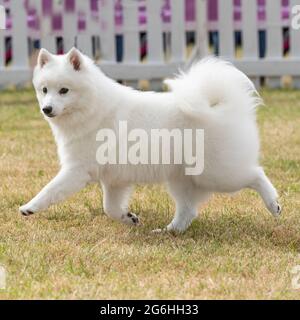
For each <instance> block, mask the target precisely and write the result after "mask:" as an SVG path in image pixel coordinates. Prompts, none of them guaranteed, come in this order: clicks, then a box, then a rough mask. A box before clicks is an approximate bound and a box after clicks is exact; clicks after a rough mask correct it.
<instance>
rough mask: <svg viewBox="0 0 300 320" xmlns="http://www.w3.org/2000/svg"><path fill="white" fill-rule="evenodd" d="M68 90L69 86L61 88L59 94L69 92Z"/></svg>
mask: <svg viewBox="0 0 300 320" xmlns="http://www.w3.org/2000/svg"><path fill="white" fill-rule="evenodd" d="M68 92H69V89H67V88H61V89H60V90H59V94H67V93H68Z"/></svg>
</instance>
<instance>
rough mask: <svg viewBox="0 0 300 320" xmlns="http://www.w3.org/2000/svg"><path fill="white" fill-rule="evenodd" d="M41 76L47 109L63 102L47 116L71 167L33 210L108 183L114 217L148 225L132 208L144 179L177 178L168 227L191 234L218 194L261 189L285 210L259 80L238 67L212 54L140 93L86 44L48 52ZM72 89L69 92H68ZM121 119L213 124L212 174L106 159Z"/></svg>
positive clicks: (209, 128) (209, 133) (136, 123)
mask: <svg viewBox="0 0 300 320" xmlns="http://www.w3.org/2000/svg"><path fill="white" fill-rule="evenodd" d="M79 66H80V68H79V70H78V67H79ZM75 69H77V70H75ZM33 83H34V86H35V89H36V92H37V98H38V101H39V104H40V107H41V109H43V108H44V107H45V106H48V105H51V106H52V107H53V113H54V115H55V117H53V118H48V117H45V118H46V120H47V121H48V122H49V124H50V126H51V128H52V131H53V134H54V137H55V140H56V143H57V148H58V155H59V158H60V162H61V170H60V172H59V173H58V175H57V176H56V177H55V178H54V179H53V180H52V181H51V182H50V183H49V184H48V185H47V186H46V187H45V188H44V189H43V190H42V191H41V192H40V193H39V194H38V195H37V196H36V197H35V198H34V199H33V200H31V201H30V202H29V203H28V204H26V205H24V206H22V207H21V208H20V211H21V212H22V213H23V214H25V215H29V214H31V213H35V212H38V211H41V210H45V209H47V208H48V207H49V206H50V205H52V204H55V203H57V202H59V201H62V200H64V199H65V198H66V197H68V196H70V195H71V194H73V193H74V192H77V191H79V190H81V189H82V188H84V186H85V185H86V184H87V183H90V182H98V183H99V182H101V184H102V187H103V193H104V210H105V212H106V214H107V215H109V216H110V217H112V218H114V219H117V220H120V221H122V222H124V223H128V224H136V223H137V222H138V220H137V218H136V216H135V215H134V214H133V215H131V214H129V215H128V214H127V213H128V208H127V206H128V200H129V196H130V191H131V187H132V186H133V185H134V184H136V183H166V184H167V185H168V188H169V191H170V193H171V195H172V196H173V198H174V200H175V202H176V213H175V217H174V219H173V221H172V222H171V223H170V224H169V226H168V227H167V229H168V230H177V231H184V230H185V229H186V228H187V227H188V226H189V225H190V224H191V222H192V220H193V219H194V218H195V217H196V215H197V206H198V204H199V203H201V202H203V201H205V200H207V199H208V198H209V197H210V195H211V194H212V193H214V192H229V193H231V192H235V191H238V190H241V189H243V188H253V189H255V190H257V191H258V192H259V194H260V195H261V197H262V198H263V200H264V202H265V204H266V206H267V208H268V209H269V210H270V211H271V212H272V213H273V214H274V215H275V216H276V215H278V214H279V213H280V207H279V205H278V203H277V200H276V199H277V192H276V190H275V188H274V187H273V186H272V184H271V182H270V181H269V180H268V178H267V177H266V176H265V174H264V171H263V169H262V168H261V167H260V166H259V164H258V156H259V138H258V131H257V126H256V119H255V108H256V106H257V105H258V104H259V102H260V100H259V98H258V95H257V93H256V91H255V88H254V86H253V84H252V82H251V81H250V80H249V79H248V78H247V77H246V76H245V75H244V74H243V73H242V72H240V71H239V70H237V69H236V68H234V67H233V66H232V65H231V64H229V63H226V62H223V61H221V60H217V59H214V58H210V59H205V60H203V61H201V62H199V63H197V64H195V65H194V66H193V67H192V68H191V70H190V71H188V72H187V73H182V74H181V75H180V76H179V77H178V78H177V79H173V80H167V81H166V83H167V84H168V85H169V87H170V88H171V91H170V92H166V93H154V92H139V91H136V90H133V89H131V88H128V87H125V86H122V85H120V84H118V83H116V82H114V81H113V80H111V79H109V78H107V77H106V76H105V75H104V74H103V73H102V72H101V71H100V70H99V68H98V67H97V66H95V65H94V63H93V62H92V61H91V60H90V59H89V58H88V57H86V56H84V55H82V54H81V53H80V52H79V51H77V50H76V49H72V50H71V52H69V53H68V54H67V55H64V56H54V55H51V54H50V53H49V52H47V51H46V50H42V51H41V53H40V56H39V63H38V66H37V67H36V69H35V72H34V80H33ZM43 87H47V89H48V92H47V94H46V95H45V94H44V93H43V92H42V88H43ZM62 87H66V88H69V90H70V91H69V93H68V94H66V95H64V96H62V95H60V94H58V91H59V90H60V88H62ZM120 120H127V122H128V129H129V130H131V129H133V128H143V129H145V130H147V131H149V130H150V129H151V128H156V129H159V128H166V129H173V128H181V129H184V128H189V129H196V128H201V129H204V130H205V167H204V172H203V173H202V174H201V175H199V176H186V175H185V174H184V167H183V166H178V165H176V166H175V165H130V164H128V165H125V166H124V165H104V166H100V165H98V163H97V162H96V149H97V146H98V145H97V143H96V138H95V137H96V133H97V132H98V130H99V129H101V128H112V129H114V130H116V131H117V130H118V125H117V124H118V122H119V121H120Z"/></svg>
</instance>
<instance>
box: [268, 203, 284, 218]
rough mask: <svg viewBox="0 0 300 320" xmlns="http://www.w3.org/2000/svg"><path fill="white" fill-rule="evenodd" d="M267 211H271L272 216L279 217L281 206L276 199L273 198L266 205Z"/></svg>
mask: <svg viewBox="0 0 300 320" xmlns="http://www.w3.org/2000/svg"><path fill="white" fill-rule="evenodd" d="M268 209H269V211H270V212H271V213H272V215H273V216H274V217H276V218H277V217H279V216H280V214H281V206H280V204H279V203H278V201H277V200H274V201H273V202H271V203H270V204H269V205H268Z"/></svg>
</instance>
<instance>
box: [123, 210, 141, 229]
mask: <svg viewBox="0 0 300 320" xmlns="http://www.w3.org/2000/svg"><path fill="white" fill-rule="evenodd" d="M122 222H123V223H125V224H128V225H131V226H138V225H139V224H140V219H139V218H138V216H137V215H136V214H134V213H132V212H128V213H126V214H124V215H123V216H122Z"/></svg>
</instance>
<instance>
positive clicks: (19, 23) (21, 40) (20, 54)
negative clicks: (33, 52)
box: [11, 0, 29, 70]
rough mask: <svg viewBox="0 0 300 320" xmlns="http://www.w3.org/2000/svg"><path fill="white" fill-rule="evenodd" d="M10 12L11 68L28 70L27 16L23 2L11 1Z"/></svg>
mask: <svg viewBox="0 0 300 320" xmlns="http://www.w3.org/2000/svg"><path fill="white" fill-rule="evenodd" d="M11 11H12V16H13V26H12V43H13V45H12V47H13V62H12V65H13V68H15V69H21V70H28V69H29V63H28V41H27V36H28V35H27V15H26V11H25V8H24V1H23V4H21V8H20V1H19V0H11Z"/></svg>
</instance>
